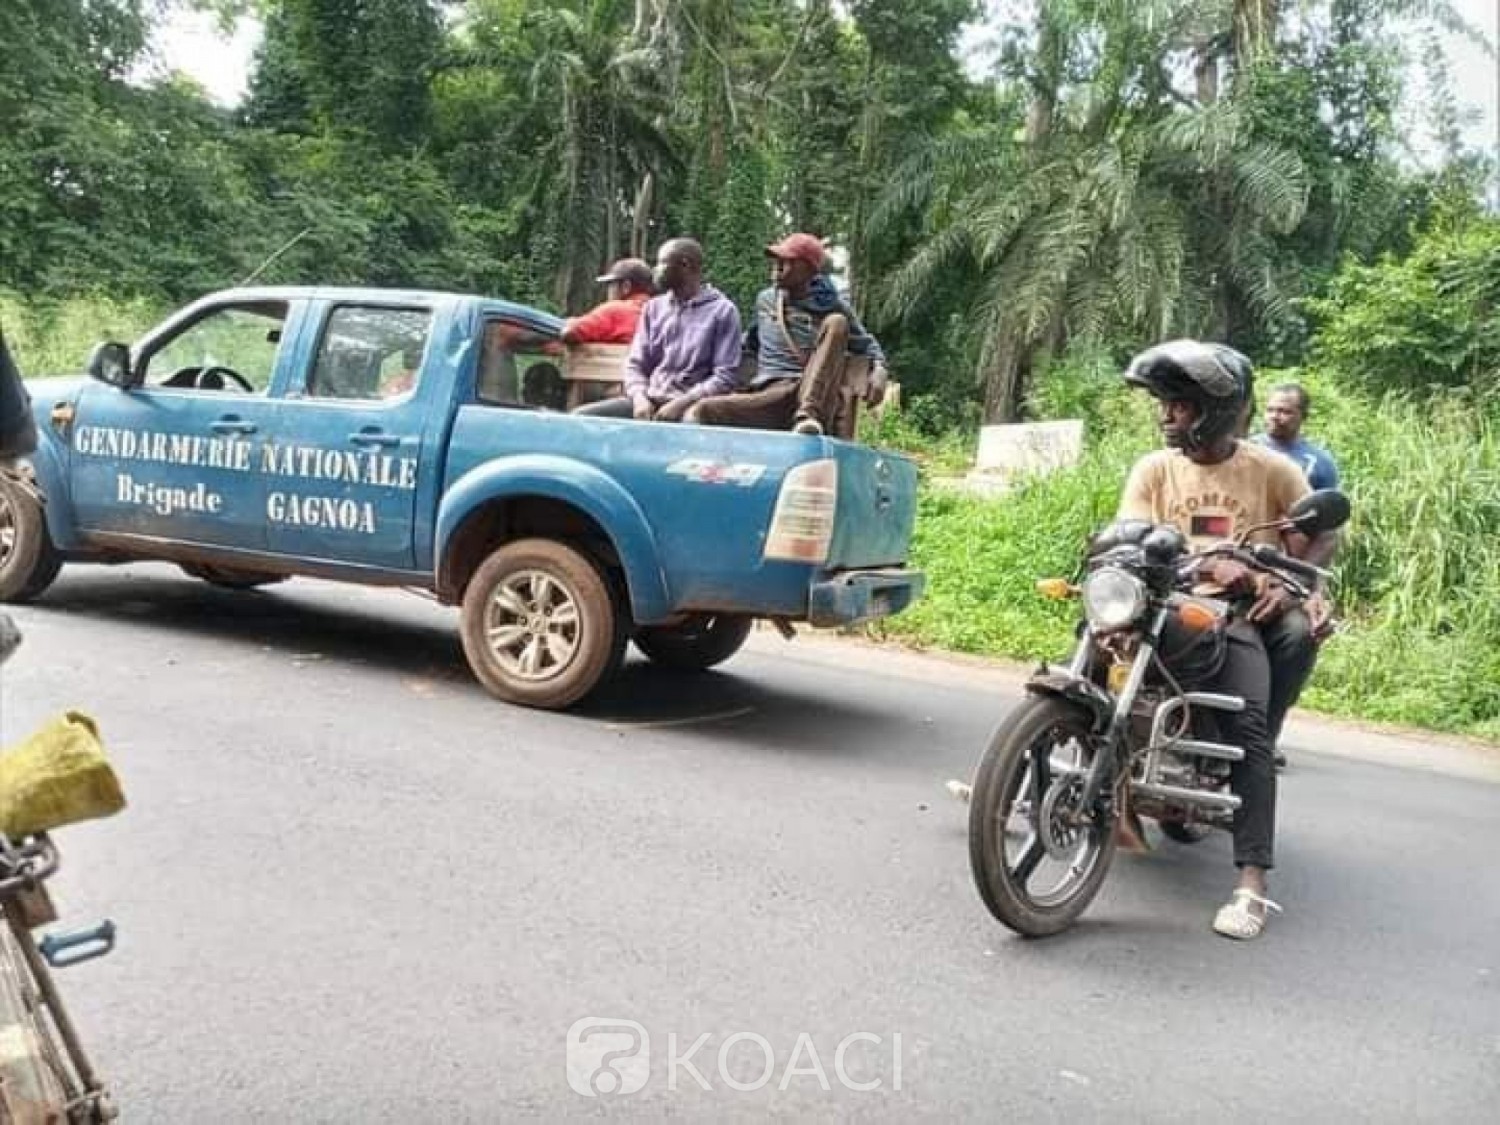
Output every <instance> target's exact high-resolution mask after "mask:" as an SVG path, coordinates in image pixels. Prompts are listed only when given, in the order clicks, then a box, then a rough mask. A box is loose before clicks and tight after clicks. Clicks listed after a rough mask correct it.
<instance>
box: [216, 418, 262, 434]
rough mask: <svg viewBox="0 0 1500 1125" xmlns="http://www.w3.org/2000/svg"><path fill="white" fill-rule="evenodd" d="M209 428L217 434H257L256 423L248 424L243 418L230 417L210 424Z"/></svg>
mask: <svg viewBox="0 0 1500 1125" xmlns="http://www.w3.org/2000/svg"><path fill="white" fill-rule="evenodd" d="M208 428H209V429H210V430H212V431H213V432H214V433H216V434H253V433H254V432H255V423H254V422H247V421H245V420H244V419H243V418H235V417H233V416H230V417H227V418H220V419H218V421H215V422H210V423H209V424H208Z"/></svg>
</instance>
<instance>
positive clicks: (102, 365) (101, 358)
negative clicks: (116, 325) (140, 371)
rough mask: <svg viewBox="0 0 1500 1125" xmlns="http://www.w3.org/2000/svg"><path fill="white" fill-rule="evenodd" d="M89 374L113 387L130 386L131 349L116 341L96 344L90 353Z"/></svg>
mask: <svg viewBox="0 0 1500 1125" xmlns="http://www.w3.org/2000/svg"><path fill="white" fill-rule="evenodd" d="M88 370H89V375H90V376H91V377H93V378H95V379H98V380H99V382H101V383H108V384H109V385H110V386H111V387H128V386H130V382H131V379H130V349H129V348H128V347H126V346H125V345H124V344H117V343H115V342H114V341H109V342H108V343H103V344H95V345H94V350H93V351H92V352H91V353H90V354H89V368H88Z"/></svg>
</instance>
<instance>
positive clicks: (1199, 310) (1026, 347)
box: [874, 0, 1307, 421]
mask: <svg viewBox="0 0 1500 1125" xmlns="http://www.w3.org/2000/svg"><path fill="white" fill-rule="evenodd" d="M1204 12H1205V7H1204V5H1202V4H1201V3H1197V2H1194V0H1143V2H1137V3H1128V2H1126V0H1092V2H1089V0H1057V2H1055V3H1048V4H1044V5H1043V22H1042V24H1041V27H1040V34H1039V36H1038V43H1039V45H1040V46H1041V47H1042V48H1045V50H1044V51H1043V52H1042V53H1041V54H1040V56H1039V57H1038V59H1037V60H1036V61H1037V65H1036V66H1034V67H1033V68H1032V71H1031V74H1030V76H1029V78H1030V81H1029V82H1028V90H1029V99H1028V107H1027V111H1026V118H1025V122H1024V125H1023V126H1022V127H1021V128H1017V123H1016V122H1013V121H1012V122H1005V123H1002V124H1001V125H999V126H994V127H991V128H988V129H984V130H980V131H977V132H975V133H974V134H972V135H970V136H967V137H962V138H960V139H958V140H948V141H943V142H940V143H939V144H938V146H937V147H935V148H934V149H932V150H930V151H928V152H926V153H923V154H921V155H920V156H919V157H918V158H917V159H915V160H914V161H912V162H910V163H909V164H908V165H907V166H906V167H905V168H904V169H903V170H902V171H901V173H900V174H898V175H897V176H896V177H895V179H894V181H893V183H892V186H891V188H890V189H889V190H888V191H887V193H886V195H885V198H884V199H883V200H882V203H881V206H880V207H879V209H878V210H877V213H876V216H875V218H874V221H875V222H876V224H877V226H878V225H879V224H882V223H885V222H890V221H894V219H895V218H896V217H897V216H899V215H902V214H909V213H910V211H911V209H912V208H916V209H919V210H921V211H922V212H923V213H924V214H925V216H926V219H927V224H928V231H929V237H928V239H927V241H926V242H925V243H924V244H923V245H922V246H921V248H920V249H919V250H918V252H917V253H916V254H915V255H914V256H913V257H912V258H911V259H910V260H909V261H908V262H907V264H906V265H905V266H904V267H903V268H902V269H901V270H899V271H898V272H897V273H896V274H895V276H894V277H893V278H892V279H891V280H890V282H889V283H888V286H887V288H886V291H885V294H884V300H883V302H882V303H883V305H884V310H885V312H886V313H887V315H897V316H900V315H908V314H911V313H914V312H916V311H918V310H919V309H920V308H921V307H922V304H923V301H924V299H925V297H926V295H927V294H928V293H929V292H931V291H932V290H933V289H934V288H935V285H936V283H937V281H938V279H939V278H941V277H944V276H952V274H953V271H964V273H965V274H967V275H968V276H970V277H972V278H973V279H974V282H973V286H972V296H971V298H970V300H969V302H968V305H969V308H968V320H969V323H970V325H971V326H972V328H973V330H974V331H975V332H976V333H977V335H978V341H979V348H978V354H979V375H980V380H981V382H982V384H983V388H984V414H985V418H986V420H987V421H1010V420H1014V419H1015V418H1016V417H1017V416H1018V415H1019V413H1020V410H1021V406H1022V403H1023V401H1024V397H1025V394H1026V391H1027V383H1028V380H1029V378H1030V373H1031V370H1032V367H1033V366H1034V364H1035V362H1036V361H1037V360H1038V359H1039V358H1040V357H1041V356H1042V355H1044V354H1056V353H1057V352H1059V351H1060V350H1061V349H1062V348H1063V347H1065V346H1066V345H1067V343H1068V342H1069V341H1070V340H1075V339H1080V338H1089V337H1094V338H1098V337H1103V336H1104V335H1106V334H1107V333H1109V332H1112V331H1123V332H1125V333H1127V334H1129V335H1131V336H1134V337H1137V338H1140V339H1143V340H1145V339H1155V338H1160V337H1162V336H1165V335H1167V334H1169V333H1177V332H1182V333H1195V334H1198V333H1201V334H1207V335H1213V336H1216V337H1219V338H1226V337H1228V338H1232V337H1233V336H1234V335H1235V334H1236V332H1237V331H1238V330H1241V329H1242V328H1243V327H1244V325H1243V324H1242V323H1241V322H1242V321H1243V320H1244V319H1245V318H1247V317H1248V318H1249V319H1251V320H1254V321H1261V322H1263V321H1267V320H1273V319H1275V318H1277V317H1279V316H1282V315H1284V314H1285V312H1286V296H1285V294H1284V292H1283V289H1282V286H1281V284H1280V279H1279V278H1278V275H1277V270H1276V268H1275V265H1274V262H1275V256H1274V254H1273V245H1272V243H1273V239H1274V237H1275V236H1276V235H1278V234H1282V233H1285V232H1287V231H1290V230H1291V229H1293V228H1294V227H1295V226H1296V225H1297V223H1298V222H1299V221H1300V219H1301V217H1302V214H1303V211H1304V208H1305V206H1306V199H1307V185H1306V177H1305V174H1304V170H1303V168H1302V164H1301V161H1300V160H1299V159H1298V157H1297V156H1296V155H1295V154H1293V153H1291V152H1289V151H1286V150H1283V149H1279V148H1276V147H1274V146H1271V145H1267V144H1264V143H1260V142H1258V141H1257V140H1256V138H1255V137H1254V136H1253V134H1252V130H1251V126H1250V122H1249V121H1248V120H1247V118H1246V116H1245V115H1244V114H1242V112H1241V111H1240V108H1239V107H1238V105H1237V104H1236V103H1235V102H1234V100H1233V99H1232V98H1218V97H1215V98H1214V100H1212V101H1211V102H1210V103H1208V104H1203V103H1200V102H1196V101H1194V100H1193V99H1191V98H1190V97H1187V96H1185V95H1184V94H1183V93H1182V92H1181V91H1180V90H1179V89H1178V88H1177V87H1178V85H1179V83H1178V81H1177V76H1176V75H1173V74H1171V73H1170V72H1169V71H1168V67H1169V66H1171V65H1172V60H1173V59H1178V58H1182V57H1183V56H1184V54H1185V53H1190V52H1191V49H1192V47H1193V45H1194V44H1195V43H1198V42H1201V41H1202V39H1203V36H1204V32H1203V15H1204ZM1224 14H1225V15H1227V14H1228V9H1227V8H1226V9H1224ZM1224 26H1226V27H1227V22H1226V24H1225V25H1224ZM1085 65H1089V66H1090V69H1089V70H1088V71H1087V73H1086V75H1085V76H1084V77H1083V78H1081V79H1080V78H1079V77H1078V75H1079V73H1080V71H1082V70H1083V69H1084V67H1085ZM1069 76H1072V77H1069ZM1200 85H1201V83H1200Z"/></svg>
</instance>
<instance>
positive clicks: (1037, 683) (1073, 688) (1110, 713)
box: [1026, 672, 1115, 734]
mask: <svg viewBox="0 0 1500 1125" xmlns="http://www.w3.org/2000/svg"><path fill="white" fill-rule="evenodd" d="M1026 690H1027V691H1029V692H1031V693H1032V694H1033V695H1050V696H1053V697H1055V698H1057V699H1062V700H1065V701H1066V702H1068V703H1073V704H1077V705H1078V706H1080V707H1082V708H1083V709H1084V710H1085V711H1087V712H1088V713H1089V714H1090V715H1092V716H1093V717H1094V729H1095V730H1096V731H1098V732H1100V733H1101V734H1102V733H1103V732H1104V731H1106V730H1108V729H1109V723H1110V720H1111V719H1112V718H1113V717H1114V713H1115V701H1114V700H1113V699H1111V698H1110V696H1109V693H1108V692H1106V691H1105V690H1104V689H1103V688H1101V687H1099V686H1098V685H1097V684H1094V683H1091V682H1089V681H1088V680H1084V679H1080V678H1078V677H1077V676H1073V675H1070V674H1068V673H1067V672H1036V673H1033V674H1032V676H1031V678H1030V679H1029V680H1027V681H1026Z"/></svg>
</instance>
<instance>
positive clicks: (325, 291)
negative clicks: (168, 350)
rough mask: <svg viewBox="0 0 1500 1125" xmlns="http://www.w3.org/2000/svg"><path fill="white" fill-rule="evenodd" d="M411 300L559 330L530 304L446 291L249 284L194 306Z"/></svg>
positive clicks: (549, 315) (553, 320)
mask: <svg viewBox="0 0 1500 1125" xmlns="http://www.w3.org/2000/svg"><path fill="white" fill-rule="evenodd" d="M371 299H376V300H380V301H391V302H405V301H414V302H420V303H421V304H456V303H460V302H475V303H477V304H478V305H479V308H480V311H481V312H483V313H489V314H494V315H499V316H509V317H515V318H517V319H520V320H525V321H529V322H531V323H532V324H534V325H536V326H537V327H539V328H544V329H548V330H550V331H554V332H555V331H559V330H560V329H561V328H562V325H563V319H562V317H559V316H554V315H553V314H552V313H549V312H543V311H542V310H541V309H538V308H535V307H533V306H531V305H522V304H518V303H516V302H514V301H507V300H504V299H502V298H499V297H484V296H480V295H479V294H476V293H460V292H456V291H453V290H446V289H395V288H382V287H378V286H365V285H249V286H236V287H234V288H230V289H219V290H215V291H214V292H212V293H205V294H204V295H203V296H202V297H200V298H199V299H198V300H197V301H194V302H192V304H193V305H197V304H199V303H201V302H205V301H215V302H218V301H225V300H229V301H294V300H322V301H368V300H371Z"/></svg>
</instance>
